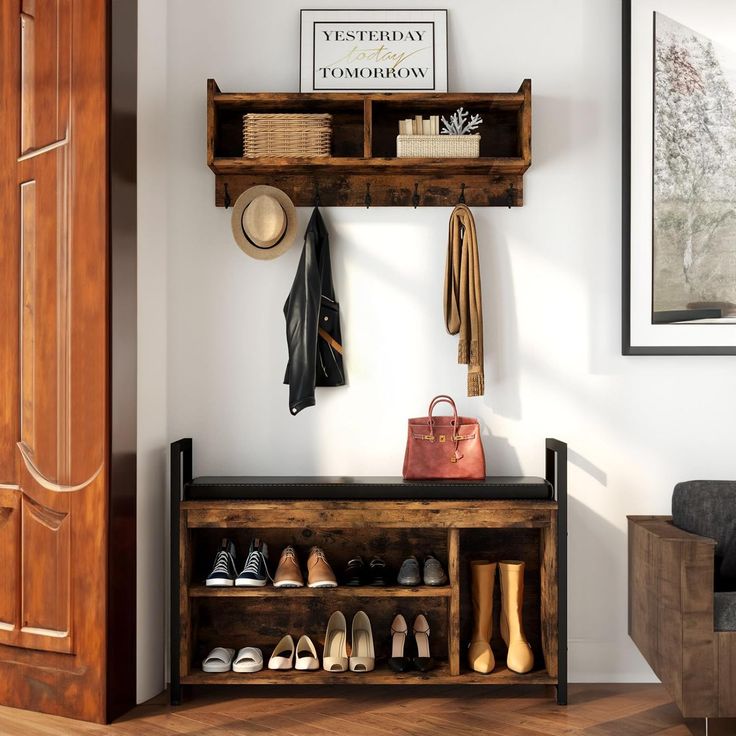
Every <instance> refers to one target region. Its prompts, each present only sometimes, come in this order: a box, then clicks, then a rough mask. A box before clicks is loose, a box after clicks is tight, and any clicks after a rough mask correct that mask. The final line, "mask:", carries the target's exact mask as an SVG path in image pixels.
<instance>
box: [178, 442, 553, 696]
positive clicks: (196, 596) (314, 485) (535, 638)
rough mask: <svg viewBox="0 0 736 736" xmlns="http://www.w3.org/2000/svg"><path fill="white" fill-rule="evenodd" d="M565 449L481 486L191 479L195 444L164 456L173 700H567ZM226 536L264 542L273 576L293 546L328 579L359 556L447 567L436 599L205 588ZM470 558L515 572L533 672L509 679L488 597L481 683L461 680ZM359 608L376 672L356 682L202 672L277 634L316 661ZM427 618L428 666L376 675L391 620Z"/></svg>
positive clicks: (468, 677)
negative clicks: (245, 689)
mask: <svg viewBox="0 0 736 736" xmlns="http://www.w3.org/2000/svg"><path fill="white" fill-rule="evenodd" d="M566 485H567V448H566V445H565V444H564V443H562V442H560V441H558V440H552V439H549V440H547V445H546V478H533V477H524V478H517V477H490V478H487V479H486V480H485V481H475V482H456V481H452V482H449V481H414V482H406V481H402V480H401V479H400V478H297V477H282V478H270V477H200V478H195V479H193V478H192V441H191V439H182V440H179V441H178V442H175V443H173V444H172V446H171V486H172V487H171V491H172V499H171V500H172V503H171V513H172V518H171V529H172V533H171V540H172V549H171V559H172V566H171V637H172V639H171V656H172V661H171V699H172V703H174V704H177V703H179V702H181V697H182V689H183V687H184V686H191V685H214V684H223V685H230V684H232V685H257V684H263V685H289V684H299V685H303V684H312V685H350V684H380V685H393V684H402V685H405V684H417V685H433V684H439V685H448V684H458V685H466V684H472V685H513V684H538V685H554V686H556V688H557V700H558V702H559V703H561V704H564V703H565V702H566V697H567V655H566V645H565V642H566V639H567V634H566V533H567V532H566V494H567V489H566ZM223 537H230V538H232V539H234V540H235V542H236V545H237V547H238V549H247V543H248V541H249V540H250V539H251V538H252V537H260V538H261V539H263V540H265V541H266V542H267V543H268V546H269V550H270V560H269V562H270V565H271V566H273V565H274V564H275V561H276V560H277V559H278V554H279V553H280V551H281V549H283V548H284V547H285V546H286V545H288V544H292V545H294V546H295V547H296V549H297V550H298V551H299V555H300V558H301V559H302V560H305V559H306V551H307V550H308V549H309V548H310V547H311V546H312V545H317V546H319V547H322V548H323V549H324V550H325V552H326V554H327V557H328V559H329V561H330V563H331V565H332V567H333V569H334V570H335V572H336V573H337V574H338V579H339V574H340V572H341V570H342V569H344V567H345V565H346V563H347V562H348V561H349V560H350V559H351V558H353V557H355V556H356V555H362V556H363V557H364V558H370V557H371V556H373V555H380V556H381V557H382V558H383V559H384V560H385V561H386V563H387V565H388V566H389V567H390V568H391V569H392V570H393V571H394V574H395V572H397V571H398V569H399V566H400V564H401V561H402V560H403V559H404V558H405V557H406V556H407V555H409V554H418V555H421V554H423V553H427V552H430V551H431V552H433V553H434V554H435V555H436V556H437V557H438V558H439V559H440V560H441V561H442V563H443V565H445V566H446V570H447V574H448V578H449V582H448V584H447V585H446V586H443V587H427V586H421V587H416V588H407V587H401V586H398V585H394V586H388V587H346V586H345V587H337V588H308V587H304V588H288V589H280V588H274V587H273V586H271V585H268V586H266V587H262V588H237V587H231V588H215V587H206V586H205V585H204V580H205V578H206V577H207V574H208V572H209V567H210V565H211V563H212V556H213V553H214V551H215V550H216V549H217V548H218V546H219V542H220V540H221V539H222V538H223ZM473 559H488V560H491V561H500V560H522V561H524V562H525V563H526V575H525V596H524V607H523V615H524V620H523V623H524V628H525V631H526V635H527V638H528V640H529V643H530V644H531V646H532V649H533V652H534V659H535V667H534V669H533V670H532V671H531V672H529V673H528V674H523V675H522V674H516V673H514V672H511V671H510V670H508V669H507V668H506V667H505V666H504V662H503V656H504V653H505V647H504V645H503V641H502V639H501V637H500V635H499V625H498V612H499V610H500V592H499V585H498V584H496V585H495V588H494V605H493V609H494V622H493V639H492V641H491V645H492V648H493V651H494V653H495V655H496V659H497V666H496V669H495V670H494V671H493V672H492V673H491V674H487V675H484V674H478V673H475V672H473V671H470V670H469V668H468V666H467V662H466V657H467V644H468V640H469V638H470V633H471V628H472V616H473V611H472V603H471V598H470V580H469V578H470V570H469V567H470V565H469V563H470V561H471V560H473ZM360 609H364V610H365V611H366V613H367V614H368V616H369V617H370V619H371V623H372V626H373V637H374V641H375V649H376V668H375V670H374V671H371V672H366V673H351V672H345V673H330V672H325V671H323V670H319V671H312V672H299V671H294V670H291V671H269V670H268V669H263V670H261V671H260V672H256V673H251V674H245V673H234V672H226V673H218V674H208V673H205V672H203V671H202V669H201V663H202V660H203V658H204V657H205V656H206V655H207V653H208V652H209V651H210V650H211V649H213V648H214V647H216V646H224V647H230V648H233V649H236V650H237V649H239V648H240V647H245V646H257V647H261V648H262V649H263V653H264V659H267V658H268V655H269V653H270V651H271V649H272V648H273V647H274V646H275V644H276V643H277V642H278V641H279V639H280V638H281V637H282V636H283V635H284V634H287V633H291V634H292V635H294V636H295V638H296V637H298V636H299V635H301V634H303V633H306V634H308V635H309V636H310V637H311V638H312V639H313V641H314V642H315V644H316V645H317V647H318V649H320V648H321V646H322V644H323V643H324V641H323V640H324V634H325V627H326V624H327V619H328V618H329V616H330V614H331V613H332V612H333V611H337V610H340V611H342V612H343V613H344V614H345V616H346V618H347V619H348V622H350V620H351V619H352V616H353V615H354V614H355V613H356V611H358V610H360ZM399 612H400V613H403V614H404V616H405V617H406V618H407V620H408V621H411V620H412V619H413V617H414V615H415V614H417V613H424V614H425V615H426V616H427V619H428V620H429V623H430V627H431V634H430V645H431V651H432V655H433V656H434V658H435V661H436V666H435V668H434V669H433V670H432V671H430V672H426V673H423V672H407V673H401V674H397V673H395V672H392V671H391V670H390V669H389V668H388V667H387V665H386V658H387V654H388V646H389V631H390V626H391V621H392V619H393V617H394V615H395V614H396V613H399Z"/></svg>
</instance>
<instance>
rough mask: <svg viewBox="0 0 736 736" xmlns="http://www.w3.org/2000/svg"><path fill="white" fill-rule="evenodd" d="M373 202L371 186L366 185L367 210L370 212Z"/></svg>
mask: <svg viewBox="0 0 736 736" xmlns="http://www.w3.org/2000/svg"><path fill="white" fill-rule="evenodd" d="M372 202H373V200H372V198H371V185H370V183H369V184H366V185H365V208H366V209H367V210H369V209H370V208H371V204H372Z"/></svg>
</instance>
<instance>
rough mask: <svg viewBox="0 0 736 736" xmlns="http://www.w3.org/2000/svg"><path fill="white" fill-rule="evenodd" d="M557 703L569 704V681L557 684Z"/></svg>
mask: <svg viewBox="0 0 736 736" xmlns="http://www.w3.org/2000/svg"><path fill="white" fill-rule="evenodd" d="M557 705H567V682H565V683H564V684H562V683H560V684H559V685H558V686H557Z"/></svg>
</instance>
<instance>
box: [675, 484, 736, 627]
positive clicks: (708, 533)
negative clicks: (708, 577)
mask: <svg viewBox="0 0 736 736" xmlns="http://www.w3.org/2000/svg"><path fill="white" fill-rule="evenodd" d="M672 523H673V524H674V525H675V526H677V527H679V528H680V529H684V530H685V531H687V532H690V533H692V534H698V535H699V536H702V537H709V538H711V539H714V540H715V542H716V549H715V570H714V571H713V573H714V590H715V605H714V618H715V628H716V630H717V631H736V481H724V480H691V481H687V482H685V483H678V484H677V485H676V486H675V490H674V492H673V494H672Z"/></svg>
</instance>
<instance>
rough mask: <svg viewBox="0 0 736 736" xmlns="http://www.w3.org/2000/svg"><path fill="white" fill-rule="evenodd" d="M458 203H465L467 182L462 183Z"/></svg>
mask: <svg viewBox="0 0 736 736" xmlns="http://www.w3.org/2000/svg"><path fill="white" fill-rule="evenodd" d="M457 203H458V204H465V182H462V184H460V196H459V197H458V198H457Z"/></svg>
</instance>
